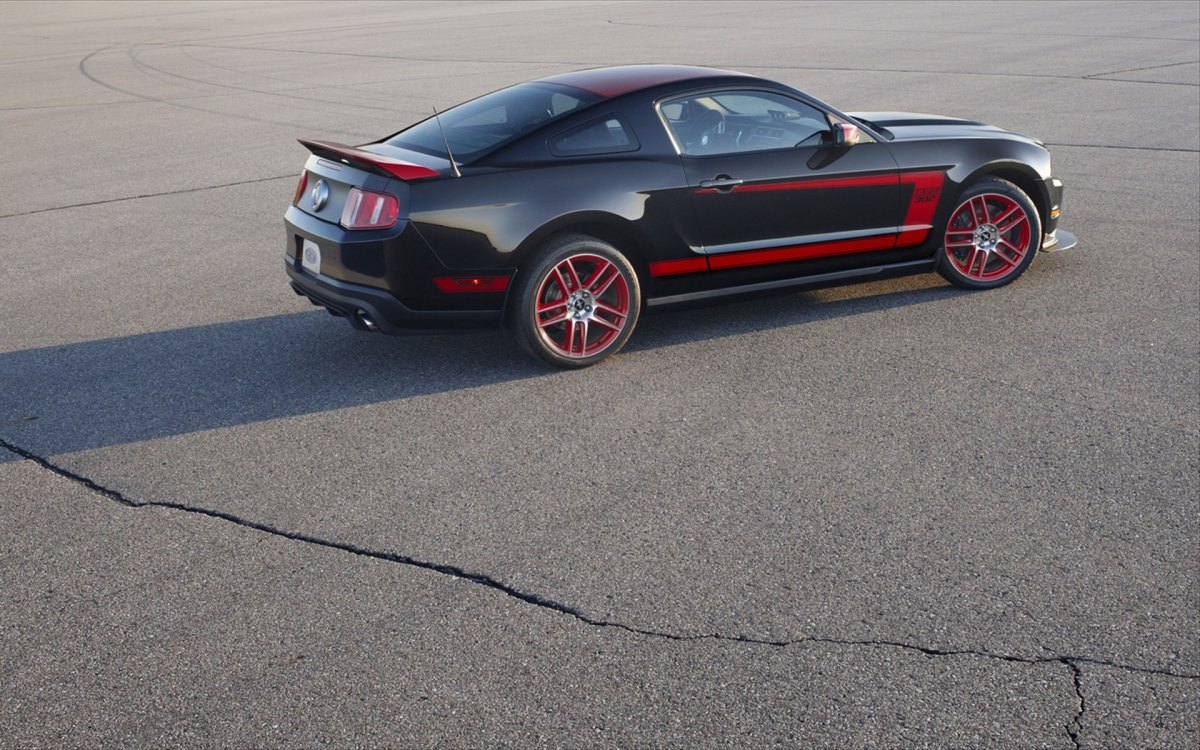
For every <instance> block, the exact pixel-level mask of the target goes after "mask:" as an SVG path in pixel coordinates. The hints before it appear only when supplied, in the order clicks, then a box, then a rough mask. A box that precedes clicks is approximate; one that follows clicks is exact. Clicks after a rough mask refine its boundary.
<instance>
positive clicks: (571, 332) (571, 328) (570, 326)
mask: <svg viewBox="0 0 1200 750" xmlns="http://www.w3.org/2000/svg"><path fill="white" fill-rule="evenodd" d="M566 321H567V340H566V344H567V354H571V352H572V350H573V349H574V348H575V321H574V320H571V317H570V316H569V315H568V316H567V318H566Z"/></svg>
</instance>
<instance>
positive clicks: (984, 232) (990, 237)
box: [975, 224, 1000, 253]
mask: <svg viewBox="0 0 1200 750" xmlns="http://www.w3.org/2000/svg"><path fill="white" fill-rule="evenodd" d="M998 244H1000V230H999V229H998V228H997V227H996V225H995V224H980V225H979V226H978V227H977V228H976V229H975V247H977V248H978V249H980V250H982V251H983V252H985V253H990V252H991V251H992V250H994V249H995V248H996V245H998Z"/></svg>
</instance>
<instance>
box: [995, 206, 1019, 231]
mask: <svg viewBox="0 0 1200 750" xmlns="http://www.w3.org/2000/svg"><path fill="white" fill-rule="evenodd" d="M1020 214H1021V215H1020V216H1018V217H1017V218H1015V219H1013V220H1012V221H1010V222H1008V223H1007V224H1005V225H1004V226H997V227H996V229H997V230H999V232H1000V233H1001V234H1004V233H1005V232H1007V231H1009V230H1010V229H1012V228H1013V227H1015V226H1018V225H1020V223H1021V222H1023V221H1025V220H1026V217H1025V212H1024V211H1021V212H1020Z"/></svg>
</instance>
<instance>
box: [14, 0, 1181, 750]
mask: <svg viewBox="0 0 1200 750" xmlns="http://www.w3.org/2000/svg"><path fill="white" fill-rule="evenodd" d="M0 14H2V17H3V18H4V19H5V24H4V28H3V30H2V31H0V40H2V42H3V43H2V44H0V133H3V136H2V138H0V231H2V235H0V236H2V237H3V239H0V243H2V244H0V441H2V442H0V748H8V747H12V748H29V747H50V746H54V747H61V746H69V747H85V746H86V747H91V746H106V747H112V746H129V747H163V746H196V747H209V746H212V747H217V746H234V747H249V746H254V747H262V746H280V747H316V746H365V747H435V746H436V747H484V746H487V747H491V746H515V747H531V746H552V747H645V746H653V747H760V746H784V747H819V748H824V747H829V748H846V747H970V748H974V747H1022V748H1024V747H1063V748H1074V747H1085V748H1109V747H1111V748H1126V747H1130V748H1143V747H1154V748H1157V747H1163V748H1170V747H1180V748H1191V747H1194V746H1196V745H1197V744H1200V625H1198V622H1200V620H1198V614H1200V5H1197V4H1196V3H1192V2H1181V3H1135V2H1130V3H1094V4H1093V3H1070V4H1067V3H1063V4H1054V3H988V4H982V3H978V4H971V3H965V4H939V3H882V4H865V3H863V4H857V3H853V4H852V3H813V4H785V3H772V2H765V3H742V2H724V3H704V2H690V3H663V4H657V3H640V2H630V3H617V2H580V3H577V2H529V3H498V2H496V3H493V2H465V3H434V2H430V3H407V4H392V3H378V4H376V3H340V4H321V5H318V4H291V3H215V2H214V3H194V4H186V3H170V4H151V3H132V2H131V3H103V4H101V3H83V4H51V3H39V4H33V3H6V4H2V5H0ZM638 62H647V63H653V62H670V63H687V64H702V65H712V66H717V67H728V68H734V69H738V70H743V71H746V72H750V73H756V74H760V75H764V76H767V77H771V78H775V79H778V80H781V81H784V82H786V83H788V84H791V85H794V86H796V87H797V88H800V89H803V90H806V91H808V92H810V93H812V94H814V95H815V96H817V97H819V98H821V99H824V100H826V101H829V102H831V103H832V104H834V105H836V106H838V107H839V108H842V109H845V110H851V111H853V110H907V111H916V112H936V113H941V114H947V115H953V116H960V117H968V118H971V119H979V120H983V121H986V122H990V123H993V124H996V125H999V126H1002V127H1006V128H1010V129H1013V130H1017V131H1020V132H1024V133H1029V134H1032V135H1035V136H1037V137H1039V138H1042V139H1044V140H1045V141H1046V142H1047V143H1048V144H1049V145H1050V148H1051V151H1052V153H1053V155H1054V168H1055V173H1056V174H1057V175H1058V176H1059V177H1061V179H1062V180H1063V181H1064V182H1065V183H1066V199H1065V202H1064V218H1063V221H1062V226H1063V227H1064V228H1066V229H1068V230H1070V231H1072V232H1074V233H1075V234H1077V235H1078V236H1079V238H1080V244H1079V247H1078V248H1076V249H1074V250H1071V251H1069V252H1064V253H1058V254H1052V255H1042V256H1040V257H1039V258H1038V259H1036V260H1035V262H1034V264H1033V265H1032V267H1031V268H1030V269H1029V271H1028V272H1027V273H1026V274H1025V275H1024V276H1023V277H1022V278H1021V279H1020V280H1019V281H1018V282H1016V283H1014V284H1012V285H1009V286H1007V287H1004V288H1001V289H997V290H993V291H989V292H986V293H968V292H963V291H960V290H958V289H956V288H954V287H951V286H949V285H947V284H946V283H945V282H943V281H942V280H941V279H940V278H939V277H937V276H934V275H928V276H917V277H910V278H907V279H901V280H894V281H888V282H880V283H871V284H863V285H857V286H850V287H843V288H839V289H834V290H826V291H818V292H806V293H794V294H787V295H774V296H770V297H765V298H759V299H751V300H743V301H739V302H734V303H727V304H721V305H714V306H711V307H706V308H702V309H693V310H682V311H678V310H677V311H671V312H665V313H658V314H654V315H647V316H645V317H643V319H642V321H641V323H640V324H639V327H638V330H637V331H636V332H635V333H634V336H633V338H632V339H631V341H630V343H629V345H628V346H627V347H626V349H625V351H624V352H622V353H621V354H620V355H618V356H616V357H613V358H611V359H610V360H607V361H605V362H604V363H602V364H600V365H599V366H596V367H593V368H590V369H587V370H583V371H578V372H561V371H557V370H552V369H548V368H547V367H544V366H542V365H540V364H538V363H536V362H534V361H533V360H532V359H529V358H527V357H526V356H525V355H523V354H522V353H521V352H520V351H519V350H518V349H517V347H516V346H515V344H514V343H513V342H512V341H510V340H509V339H508V338H506V337H505V336H504V335H503V334H493V333H473V334H463V335H445V336H419V337H403V338H387V337H382V336H377V335H369V334H363V333H358V332H355V331H353V330H352V329H351V328H350V327H349V326H348V325H346V324H345V322H344V321H339V320H336V319H334V318H331V317H330V316H329V315H327V314H325V313H324V312H321V311H318V310H316V309H314V308H312V307H311V306H309V305H308V304H307V303H306V302H303V301H302V300H301V299H300V298H298V297H296V296H295V295H294V294H293V293H292V292H291V290H290V289H289V288H288V284H287V281H286V275H285V274H284V271H283V264H282V259H281V256H282V251H283V239H284V234H283V225H282V213H283V209H284V207H285V206H286V204H287V202H288V200H289V198H290V196H291V193H292V190H293V188H294V186H295V180H296V176H297V175H298V173H299V170H300V168H301V166H302V165H303V162H304V159H305V156H306V152H305V150H304V149H303V148H302V147H301V146H299V145H298V144H297V143H296V141H295V139H296V138H327V139H332V140H342V141H348V142H362V141H366V140H368V139H372V138H377V137H380V136H382V135H385V134H387V133H390V132H394V131H395V130H398V129H399V128H400V127H402V126H403V125H404V124H406V123H408V122H411V121H413V120H416V119H419V118H422V117H424V116H425V113H427V112H428V111H429V110H430V109H431V108H432V107H433V106H437V107H439V108H443V107H447V106H450V105H453V104H454V103H456V102H458V101H461V100H463V99H466V98H468V97H471V96H473V95H477V94H480V93H483V92H486V91H490V90H493V89H496V88H499V87H501V86H505V85H508V84H511V83H515V82H518V81H521V80H526V79H529V78H535V77H539V76H543V75H549V74H553V73H559V72H564V71H567V70H574V69H578V68H584V67H593V66H597V65H607V64H623V63H638Z"/></svg>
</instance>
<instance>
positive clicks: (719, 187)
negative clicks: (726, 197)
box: [700, 174, 742, 193]
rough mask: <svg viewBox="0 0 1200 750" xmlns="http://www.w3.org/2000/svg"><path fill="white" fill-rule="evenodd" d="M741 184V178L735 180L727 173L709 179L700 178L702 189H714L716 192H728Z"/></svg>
mask: <svg viewBox="0 0 1200 750" xmlns="http://www.w3.org/2000/svg"><path fill="white" fill-rule="evenodd" d="M741 184H742V181H741V180H735V179H734V178H732V177H730V176H729V175H727V174H719V175H717V176H716V177H715V178H713V179H711V180H700V187H701V188H703V189H704V190H716V191H717V192H718V193H728V192H729V191H730V190H733V189H734V188H735V187H736V186H738V185H741Z"/></svg>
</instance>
